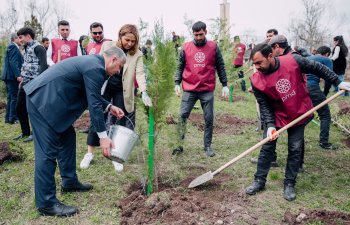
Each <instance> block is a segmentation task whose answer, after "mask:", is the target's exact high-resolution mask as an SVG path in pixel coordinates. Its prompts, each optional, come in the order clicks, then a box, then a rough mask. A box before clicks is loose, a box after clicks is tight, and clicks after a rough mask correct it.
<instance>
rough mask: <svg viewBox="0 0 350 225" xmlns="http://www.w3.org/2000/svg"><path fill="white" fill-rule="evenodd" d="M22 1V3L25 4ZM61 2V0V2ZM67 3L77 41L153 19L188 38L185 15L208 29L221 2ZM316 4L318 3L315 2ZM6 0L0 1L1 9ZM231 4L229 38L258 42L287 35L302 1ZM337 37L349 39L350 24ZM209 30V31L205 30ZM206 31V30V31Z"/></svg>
mask: <svg viewBox="0 0 350 225" xmlns="http://www.w3.org/2000/svg"><path fill="white" fill-rule="evenodd" d="M24 1H25V0H24ZM61 1H64V0H61ZM65 1H66V4H67V5H68V6H69V7H70V9H71V11H72V12H73V15H72V17H71V18H69V22H70V23H71V30H72V33H71V37H72V38H76V39H77V38H79V36H80V35H81V34H88V32H89V25H90V24H91V23H92V22H95V21H99V22H101V23H102V24H103V25H104V30H105V37H107V38H110V39H115V38H116V33H117V31H118V30H119V28H120V27H121V26H122V25H123V24H125V23H134V24H137V25H138V21H139V18H142V20H143V21H145V22H148V23H149V26H150V27H151V28H153V23H154V21H155V19H157V18H162V19H163V22H164V27H165V31H166V32H167V33H170V32H171V31H175V32H176V33H177V34H180V35H185V36H188V32H187V27H186V26H185V25H184V15H185V14H187V17H188V18H189V19H193V20H194V21H197V20H202V21H203V22H206V23H207V25H209V24H210V20H209V19H211V18H217V17H219V15H220V3H222V2H223V0H170V1H169V0H131V1H127V0H123V1H120V0H98V1H96V0H94V1H92V0H72V1H67V0H65ZM316 1H317V0H316ZM5 2H6V0H0V3H1V5H3V3H5ZM228 2H229V3H230V23H231V27H232V28H231V34H232V35H242V34H243V33H244V32H245V31H246V30H253V31H255V34H256V35H257V36H259V37H260V38H262V37H264V35H265V32H266V30H267V29H269V28H276V29H278V30H279V32H280V33H281V34H286V33H287V27H288V24H289V21H290V17H291V16H292V15H293V13H297V12H301V11H302V9H303V8H302V5H301V0H263V1H261V0H228ZM329 2H333V6H332V7H333V10H332V11H335V12H336V13H337V14H338V15H340V14H345V13H348V14H349V10H350V0H330V1H329ZM349 17H350V16H348V18H346V21H347V22H346V23H347V25H344V26H343V29H342V30H341V31H339V33H338V34H343V35H344V36H345V37H346V38H347V37H350V26H349V24H350V22H349V21H350V20H349ZM208 29H210V28H209V27H208ZM208 31H209V30H208ZM346 41H347V42H348V43H349V41H350V40H348V39H346Z"/></svg>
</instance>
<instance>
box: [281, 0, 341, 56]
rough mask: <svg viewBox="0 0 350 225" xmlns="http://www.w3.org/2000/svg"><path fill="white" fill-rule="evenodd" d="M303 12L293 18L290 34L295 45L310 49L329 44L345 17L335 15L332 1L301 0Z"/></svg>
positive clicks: (290, 24)
mask: <svg viewBox="0 0 350 225" xmlns="http://www.w3.org/2000/svg"><path fill="white" fill-rule="evenodd" d="M301 2H302V5H303V11H302V12H299V13H297V14H296V15H295V16H293V17H292V18H291V20H290V23H289V29H288V31H289V33H290V34H291V35H290V36H291V37H292V41H294V45H297V46H301V47H304V48H307V49H309V50H310V51H311V50H312V49H314V48H317V47H319V46H320V45H322V44H325V43H329V40H331V36H332V33H334V32H335V31H336V30H337V29H339V28H340V27H341V24H342V22H343V21H344V16H343V15H335V10H334V8H333V7H332V0H329V1H326V0H301Z"/></svg>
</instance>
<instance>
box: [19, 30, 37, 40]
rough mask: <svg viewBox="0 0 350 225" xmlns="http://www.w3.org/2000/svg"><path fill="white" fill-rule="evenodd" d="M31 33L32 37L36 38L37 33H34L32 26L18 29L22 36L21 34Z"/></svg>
mask: <svg viewBox="0 0 350 225" xmlns="http://www.w3.org/2000/svg"><path fill="white" fill-rule="evenodd" d="M27 34H29V35H30V37H31V38H32V39H33V40H34V38H35V33H34V30H33V29H32V28H31V27H22V28H21V29H19V30H18V31H17V35H18V36H20V35H24V36H25V35H27Z"/></svg>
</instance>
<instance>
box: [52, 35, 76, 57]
mask: <svg viewBox="0 0 350 225" xmlns="http://www.w3.org/2000/svg"><path fill="white" fill-rule="evenodd" d="M51 45H52V61H53V62H54V63H57V61H58V52H59V51H60V52H61V53H60V54H61V56H60V60H61V61H62V60H64V59H67V58H70V57H73V56H77V50H78V41H76V40H70V41H67V40H62V39H59V38H54V39H52V40H51Z"/></svg>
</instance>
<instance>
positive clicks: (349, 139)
mask: <svg viewBox="0 0 350 225" xmlns="http://www.w3.org/2000/svg"><path fill="white" fill-rule="evenodd" d="M344 142H345V144H346V146H347V147H348V148H349V149H350V138H348V139H345V140H344Z"/></svg>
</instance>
